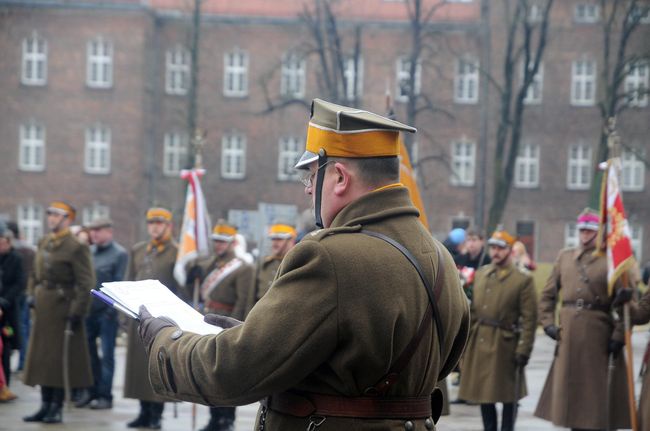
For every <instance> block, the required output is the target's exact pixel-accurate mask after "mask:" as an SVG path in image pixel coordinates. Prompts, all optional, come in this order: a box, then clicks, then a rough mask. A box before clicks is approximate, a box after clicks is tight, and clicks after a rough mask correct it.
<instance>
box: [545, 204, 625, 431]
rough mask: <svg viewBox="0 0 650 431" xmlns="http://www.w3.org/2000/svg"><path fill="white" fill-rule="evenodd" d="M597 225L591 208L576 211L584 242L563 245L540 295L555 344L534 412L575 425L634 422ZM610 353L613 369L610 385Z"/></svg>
mask: <svg viewBox="0 0 650 431" xmlns="http://www.w3.org/2000/svg"><path fill="white" fill-rule="evenodd" d="M598 225H599V217H598V213H597V212H595V211H593V210H589V209H585V210H584V211H583V212H582V213H581V214H580V215H579V216H578V220H577V224H576V228H577V229H578V234H579V240H580V244H579V245H578V247H575V248H567V249H564V250H562V251H560V253H559V255H558V257H557V260H556V261H555V265H554V266H553V271H552V273H551V275H550V277H549V278H548V281H547V282H546V286H545V287H544V290H543V292H542V296H541V298H540V301H539V321H540V323H541V325H542V326H543V327H544V332H545V333H546V335H548V336H549V337H551V338H552V339H554V340H556V341H557V346H556V349H555V357H554V358H553V363H552V365H551V369H550V371H549V373H548V377H547V378H546V383H545V385H544V389H543V390H542V393H541V395H540V399H539V402H538V404H537V409H536V410H535V416H537V417H540V418H542V419H546V420H548V421H551V422H553V424H554V425H556V426H562V427H568V428H571V429H573V430H596V429H610V428H611V429H618V428H630V417H629V416H630V415H629V412H628V404H627V403H628V396H627V381H626V378H625V362H624V361H623V355H620V354H619V353H620V351H621V349H622V348H623V345H624V342H623V340H624V333H623V325H622V322H620V321H619V322H615V321H614V319H613V318H612V316H611V310H612V305H611V303H612V298H610V297H609V296H608V292H607V258H606V257H605V256H601V255H594V250H595V248H596V236H597V234H598ZM616 288H617V289H618V284H617V286H616ZM560 301H561V302H562V308H560V316H559V323H560V325H559V326H556V324H555V310H556V305H557V303H558V302H560ZM610 355H613V357H614V369H613V370H612V371H611V373H612V376H611V382H612V385H611V387H609V388H608V387H607V386H608V384H607V380H608V377H607V373H608V371H607V369H608V360H609V356H610ZM607 396H609V397H610V398H609V399H610V402H609V403H608V401H607ZM607 406H610V411H609V412H607ZM608 416H609V418H610V423H609V424H608V423H607V417H608Z"/></svg>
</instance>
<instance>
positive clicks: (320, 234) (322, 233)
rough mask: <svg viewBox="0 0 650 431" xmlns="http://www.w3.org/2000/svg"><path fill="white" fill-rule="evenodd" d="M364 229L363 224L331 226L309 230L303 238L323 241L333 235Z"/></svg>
mask: <svg viewBox="0 0 650 431" xmlns="http://www.w3.org/2000/svg"><path fill="white" fill-rule="evenodd" d="M361 229H363V226H362V225H360V224H358V225H354V226H339V227H330V228H326V229H318V230H315V231H312V232H309V233H308V234H307V235H305V236H304V237H303V240H305V239H309V240H312V241H321V240H323V238H327V237H329V236H332V235H337V234H341V233H356V232H360V231H361Z"/></svg>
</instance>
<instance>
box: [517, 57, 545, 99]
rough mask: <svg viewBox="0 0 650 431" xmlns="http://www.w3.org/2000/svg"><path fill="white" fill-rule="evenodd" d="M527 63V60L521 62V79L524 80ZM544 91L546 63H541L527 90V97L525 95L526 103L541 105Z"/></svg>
mask: <svg viewBox="0 0 650 431" xmlns="http://www.w3.org/2000/svg"><path fill="white" fill-rule="evenodd" d="M525 68H526V64H525V62H522V63H521V81H522V82H523V80H524V74H525ZM543 92H544V63H539V68H538V69H537V73H536V74H535V76H533V80H532V81H531V82H530V86H529V87H528V91H527V92H526V97H524V104H526V105H540V104H541V103H542V99H543Z"/></svg>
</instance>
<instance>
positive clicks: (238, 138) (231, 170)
mask: <svg viewBox="0 0 650 431" xmlns="http://www.w3.org/2000/svg"><path fill="white" fill-rule="evenodd" d="M245 175H246V137H245V136H244V135H241V134H239V133H232V134H229V135H225V136H224V137H223V139H222V140H221V176H222V177H223V178H226V179H231V180H238V179H242V178H244V176H245Z"/></svg>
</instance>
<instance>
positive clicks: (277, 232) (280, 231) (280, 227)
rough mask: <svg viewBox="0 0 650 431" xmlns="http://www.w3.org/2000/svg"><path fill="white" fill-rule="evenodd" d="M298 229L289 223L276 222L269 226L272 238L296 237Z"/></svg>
mask: <svg viewBox="0 0 650 431" xmlns="http://www.w3.org/2000/svg"><path fill="white" fill-rule="evenodd" d="M296 235H297V232H296V229H295V228H294V227H293V226H290V225H288V224H282V223H276V224H274V225H271V227H269V238H271V239H289V238H295V237H296Z"/></svg>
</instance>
